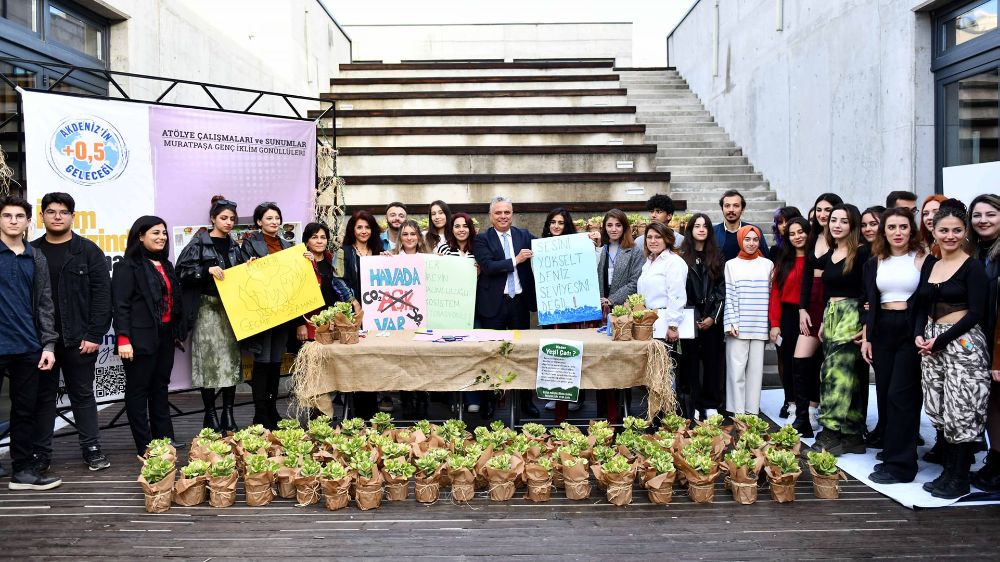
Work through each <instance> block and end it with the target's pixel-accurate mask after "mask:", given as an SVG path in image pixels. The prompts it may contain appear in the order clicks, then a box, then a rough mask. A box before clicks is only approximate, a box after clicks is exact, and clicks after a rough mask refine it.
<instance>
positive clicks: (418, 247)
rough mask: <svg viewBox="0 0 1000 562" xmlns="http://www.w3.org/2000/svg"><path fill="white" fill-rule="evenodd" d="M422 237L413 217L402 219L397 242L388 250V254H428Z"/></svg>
mask: <svg viewBox="0 0 1000 562" xmlns="http://www.w3.org/2000/svg"><path fill="white" fill-rule="evenodd" d="M429 253H430V251H429V250H428V249H427V244H426V243H425V242H424V237H423V236H421V235H420V225H419V224H417V221H415V220H413V219H409V220H405V221H403V224H401V225H400V226H399V244H396V247H394V248H393V249H391V250H389V252H388V255H391V256H398V255H399V254H429Z"/></svg>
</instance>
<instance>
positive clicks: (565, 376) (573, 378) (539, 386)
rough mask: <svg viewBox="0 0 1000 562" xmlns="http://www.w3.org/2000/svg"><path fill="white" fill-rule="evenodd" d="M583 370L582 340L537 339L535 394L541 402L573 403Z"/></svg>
mask: <svg viewBox="0 0 1000 562" xmlns="http://www.w3.org/2000/svg"><path fill="white" fill-rule="evenodd" d="M582 370H583V342H582V341H576V340H552V339H543V340H539V342H538V370H537V372H536V373H535V394H536V395H537V396H538V398H539V399H541V400H565V401H569V402H576V401H577V399H578V398H579V397H580V378H581V374H582Z"/></svg>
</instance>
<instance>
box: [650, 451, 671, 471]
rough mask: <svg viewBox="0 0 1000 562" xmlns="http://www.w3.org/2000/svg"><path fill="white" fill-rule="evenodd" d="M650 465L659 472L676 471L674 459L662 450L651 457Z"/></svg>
mask: <svg viewBox="0 0 1000 562" xmlns="http://www.w3.org/2000/svg"><path fill="white" fill-rule="evenodd" d="M649 466H651V467H653V470H655V471H656V473H657V474H667V473H669V472H673V471H674V459H673V457H672V456H670V455H669V454H667V453H666V452H660V453H658V454H656V455H653V456H651V457H650V458H649Z"/></svg>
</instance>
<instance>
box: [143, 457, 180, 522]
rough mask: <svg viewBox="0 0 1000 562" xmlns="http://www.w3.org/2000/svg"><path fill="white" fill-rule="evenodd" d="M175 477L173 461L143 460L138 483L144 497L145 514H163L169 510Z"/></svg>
mask: <svg viewBox="0 0 1000 562" xmlns="http://www.w3.org/2000/svg"><path fill="white" fill-rule="evenodd" d="M176 475H177V468H176V467H175V466H174V461H173V460H168V459H164V458H160V457H150V458H148V459H146V460H145V462H144V463H143V465H142V471H141V472H140V473H139V479H138V482H139V484H140V485H141V486H142V493H143V494H144V495H145V500H146V512H148V513H163V512H164V511H167V510H168V509H170V503H171V502H172V501H173V496H174V477H175V476H176Z"/></svg>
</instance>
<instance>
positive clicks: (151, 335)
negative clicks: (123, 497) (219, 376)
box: [111, 216, 187, 455]
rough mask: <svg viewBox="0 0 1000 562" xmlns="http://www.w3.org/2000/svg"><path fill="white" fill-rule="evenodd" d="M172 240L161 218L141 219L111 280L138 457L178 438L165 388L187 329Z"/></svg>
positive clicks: (126, 398)
mask: <svg viewBox="0 0 1000 562" xmlns="http://www.w3.org/2000/svg"><path fill="white" fill-rule="evenodd" d="M169 240H170V237H169V235H168V234H167V223H166V222H164V220H163V219H161V218H160V217H153V216H142V217H139V218H138V219H136V221H135V223H134V224H133V225H132V228H131V229H129V232H128V241H127V243H126V245H125V255H124V257H123V259H122V260H121V261H118V262H115V265H114V271H113V273H114V275H113V276H112V277H111V294H112V299H111V300H112V305H113V312H114V325H115V332H116V333H117V336H118V340H117V344H118V345H117V352H118V356H119V357H121V359H122V367H123V368H124V369H125V411H126V412H127V413H128V424H129V426H130V427H131V429H132V439H133V440H134V441H135V449H136V451H137V452H138V453H139V454H140V455H141V454H143V453H144V452H145V451H146V446H147V445H149V442H150V441H152V440H153V439H160V438H163V437H169V438H170V439H171V440H172V439H173V438H174V425H173V423H172V422H171V421H170V403H169V402H168V398H167V390H168V388H169V386H170V372H171V371H172V370H173V367H174V348H175V347H176V348H178V349H181V350H183V349H184V344H183V343H182V342H183V341H184V340H185V339H187V327H186V325H185V324H186V323H185V321H184V305H183V299H182V298H181V296H180V289H179V288H180V281H179V280H178V279H177V275H176V273H174V267H173V265H172V264H171V263H170V260H169V256H170V241H169Z"/></svg>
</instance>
